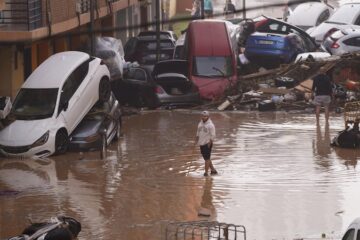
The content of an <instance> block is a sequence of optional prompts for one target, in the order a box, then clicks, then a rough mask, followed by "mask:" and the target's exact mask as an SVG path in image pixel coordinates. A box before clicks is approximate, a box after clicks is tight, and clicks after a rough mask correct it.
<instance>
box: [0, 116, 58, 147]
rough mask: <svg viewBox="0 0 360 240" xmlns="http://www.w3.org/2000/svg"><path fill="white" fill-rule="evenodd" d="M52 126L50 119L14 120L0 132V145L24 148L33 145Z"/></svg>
mask: <svg viewBox="0 0 360 240" xmlns="http://www.w3.org/2000/svg"><path fill="white" fill-rule="evenodd" d="M49 126H52V119H51V118H50V119H49V118H47V119H42V120H31V121H25V120H15V121H14V122H13V123H11V124H10V125H9V126H7V127H6V128H4V129H3V130H2V131H0V145H4V146H26V145H31V144H33V143H34V142H35V141H36V140H38V139H39V138H40V137H41V136H42V135H44V134H45V133H46V131H48V130H49Z"/></svg>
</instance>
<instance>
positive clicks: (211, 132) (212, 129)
mask: <svg viewBox="0 0 360 240" xmlns="http://www.w3.org/2000/svg"><path fill="white" fill-rule="evenodd" d="M209 130H210V142H209V146H210V145H211V144H213V142H214V140H215V126H214V125H211V126H210V129H209Z"/></svg>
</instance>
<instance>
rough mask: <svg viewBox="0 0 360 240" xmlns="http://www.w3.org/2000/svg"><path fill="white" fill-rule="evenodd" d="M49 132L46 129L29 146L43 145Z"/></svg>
mask: <svg viewBox="0 0 360 240" xmlns="http://www.w3.org/2000/svg"><path fill="white" fill-rule="evenodd" d="M49 133H50V131H49V130H48V131H47V132H46V133H45V134H44V135H42V136H41V137H40V138H39V139H38V140H36V141H35V142H34V143H33V144H32V145H31V147H38V146H41V145H44V144H45V143H46V142H47V140H48V139H49Z"/></svg>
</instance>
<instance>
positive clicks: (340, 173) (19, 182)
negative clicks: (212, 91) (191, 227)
mask: <svg viewBox="0 0 360 240" xmlns="http://www.w3.org/2000/svg"><path fill="white" fill-rule="evenodd" d="M322 117H323V116H322ZM211 118H212V120H213V122H214V124H215V126H216V130H217V138H216V141H215V144H214V149H213V154H212V160H213V163H214V165H215V167H216V168H217V170H218V171H219V175H218V176H213V177H204V176H203V165H204V161H203V160H202V158H201V155H200V153H199V150H198V148H197V147H196V148H195V147H194V140H195V136H194V135H195V132H196V127H197V123H198V121H199V120H200V115H199V112H187V111H173V112H170V111H168V112H165V111H164V112H161V111H160V112H147V113H143V114H140V115H135V116H129V117H126V118H124V119H123V123H124V124H123V137H122V138H121V139H120V141H118V142H114V143H113V144H112V145H111V146H110V147H109V150H108V154H107V157H106V159H99V153H98V152H90V153H84V154H79V153H68V154H66V155H63V156H57V157H52V158H50V159H44V160H32V159H22V160H17V159H0V238H6V237H10V236H15V235H18V234H20V233H21V231H22V229H24V227H26V226H27V225H28V219H27V218H32V219H33V221H40V220H47V219H49V218H50V217H52V216H55V215H59V214H63V215H68V216H72V217H74V218H76V219H77V220H79V221H80V222H81V224H82V227H83V228H82V231H81V232H80V235H79V239H80V240H85V239H87V240H90V239H103V240H113V239H119V240H120V239H126V240H135V239H163V238H162V237H161V232H162V230H164V226H165V225H166V222H168V221H175V220H176V221H190V220H191V221H192V220H200V219H203V220H204V219H208V220H216V221H221V222H226V223H234V224H240V225H244V226H245V227H246V231H247V239H260V240H261V239H294V238H299V237H306V236H317V237H320V236H321V234H322V233H326V234H331V233H333V234H338V233H341V232H342V231H343V230H344V229H345V228H346V227H347V226H348V224H349V223H350V222H351V221H352V220H353V219H354V218H355V217H359V212H360V204H359V203H360V192H359V189H360V174H359V167H358V166H357V160H358V159H359V157H360V151H359V150H347V149H334V148H331V147H330V146H329V143H330V140H331V139H332V138H333V137H334V136H335V135H336V133H337V132H338V131H340V130H341V129H342V128H343V125H344V123H343V116H342V115H341V114H340V115H336V116H335V115H333V116H332V117H331V118H330V127H329V128H326V127H325V126H324V124H322V126H321V127H320V128H317V127H316V124H315V116H314V115H312V114H308V115H307V114H300V115H299V114H287V113H283V112H277V113H258V112H251V113H234V112H226V113H225V112H224V113H212V114H211ZM321 123H323V118H322V119H321ZM201 208H206V209H209V210H210V211H211V216H210V217H201V216H198V211H199V209H201Z"/></svg>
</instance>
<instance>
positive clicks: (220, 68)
mask: <svg viewBox="0 0 360 240" xmlns="http://www.w3.org/2000/svg"><path fill="white" fill-rule="evenodd" d="M193 74H194V75H195V76H204V77H209V78H211V77H230V76H231V75H233V67H232V59H231V57H213V56H211V57H195V58H194V67H193Z"/></svg>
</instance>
